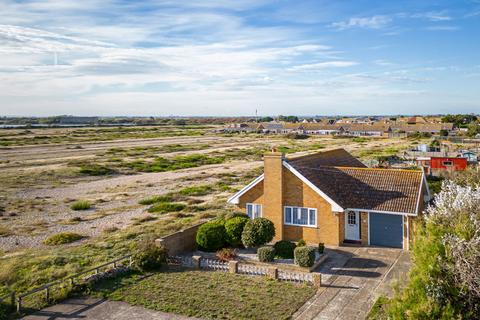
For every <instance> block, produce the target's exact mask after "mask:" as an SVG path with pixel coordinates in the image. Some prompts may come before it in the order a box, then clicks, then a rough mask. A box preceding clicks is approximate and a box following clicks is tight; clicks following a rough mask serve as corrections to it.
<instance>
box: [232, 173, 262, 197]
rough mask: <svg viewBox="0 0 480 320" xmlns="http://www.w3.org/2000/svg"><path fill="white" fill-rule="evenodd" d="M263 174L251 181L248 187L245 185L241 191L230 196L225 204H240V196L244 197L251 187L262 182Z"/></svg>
mask: <svg viewBox="0 0 480 320" xmlns="http://www.w3.org/2000/svg"><path fill="white" fill-rule="evenodd" d="M263 177H264V175H263V173H262V174H261V175H260V176H258V177H257V178H255V180H253V181H252V182H250V183H249V184H248V185H246V186H245V187H244V188H243V189H242V190H240V191H238V192H237V193H235V194H234V195H233V196H231V197H230V198H229V199H228V200H227V202H228V203H231V204H238V203H239V202H240V197H241V196H242V195H244V194H245V193H246V192H247V191H248V190H250V189H252V188H253V187H255V186H256V185H257V184H258V183H259V182H260V181H262V180H263Z"/></svg>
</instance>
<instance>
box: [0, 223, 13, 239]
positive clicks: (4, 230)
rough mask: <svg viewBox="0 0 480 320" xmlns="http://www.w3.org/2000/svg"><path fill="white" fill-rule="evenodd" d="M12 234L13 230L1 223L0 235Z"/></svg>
mask: <svg viewBox="0 0 480 320" xmlns="http://www.w3.org/2000/svg"><path fill="white" fill-rule="evenodd" d="M11 234H12V230H10V229H8V228H7V227H4V226H1V225H0V237H7V236H9V235H11Z"/></svg>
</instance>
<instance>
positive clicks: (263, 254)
mask: <svg viewBox="0 0 480 320" xmlns="http://www.w3.org/2000/svg"><path fill="white" fill-rule="evenodd" d="M257 256H258V261H260V262H272V261H273V259H274V258H275V249H274V248H272V247H261V248H258V250H257Z"/></svg>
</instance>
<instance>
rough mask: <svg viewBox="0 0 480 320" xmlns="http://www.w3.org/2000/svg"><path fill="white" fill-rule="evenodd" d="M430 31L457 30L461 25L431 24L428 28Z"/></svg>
mask: <svg viewBox="0 0 480 320" xmlns="http://www.w3.org/2000/svg"><path fill="white" fill-rule="evenodd" d="M426 29H427V30H429V31H457V30H460V27H457V26H429V27H427V28H426Z"/></svg>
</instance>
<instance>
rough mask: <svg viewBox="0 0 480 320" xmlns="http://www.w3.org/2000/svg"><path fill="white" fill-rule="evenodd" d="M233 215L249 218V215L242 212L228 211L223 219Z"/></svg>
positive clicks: (230, 217)
mask: <svg viewBox="0 0 480 320" xmlns="http://www.w3.org/2000/svg"><path fill="white" fill-rule="evenodd" d="M235 217H244V218H248V219H250V217H249V216H248V215H247V214H245V213H243V212H229V213H227V214H226V215H225V220H230V219H232V218H235Z"/></svg>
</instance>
